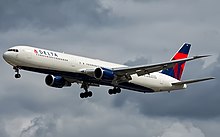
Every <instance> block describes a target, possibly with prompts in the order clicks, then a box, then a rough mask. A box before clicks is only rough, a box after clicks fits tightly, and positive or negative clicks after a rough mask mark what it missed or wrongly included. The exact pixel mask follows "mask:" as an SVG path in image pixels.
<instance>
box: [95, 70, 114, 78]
mask: <svg viewBox="0 0 220 137" xmlns="http://www.w3.org/2000/svg"><path fill="white" fill-rule="evenodd" d="M94 76H95V78H96V79H102V80H113V79H114V78H115V74H114V72H113V71H112V70H110V69H106V68H96V69H95V71H94Z"/></svg>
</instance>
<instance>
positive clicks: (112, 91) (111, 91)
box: [108, 87, 121, 95]
mask: <svg viewBox="0 0 220 137" xmlns="http://www.w3.org/2000/svg"><path fill="white" fill-rule="evenodd" d="M108 93H109V94H110V95H112V94H117V93H121V89H120V88H119V87H114V88H113V89H109V90H108Z"/></svg>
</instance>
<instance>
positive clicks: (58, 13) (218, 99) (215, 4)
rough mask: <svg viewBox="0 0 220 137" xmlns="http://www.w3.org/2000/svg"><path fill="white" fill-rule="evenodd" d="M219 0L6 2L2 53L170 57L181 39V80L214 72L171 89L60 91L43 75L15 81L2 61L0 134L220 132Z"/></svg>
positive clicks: (138, 136)
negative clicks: (28, 48) (22, 48)
mask: <svg viewBox="0 0 220 137" xmlns="http://www.w3.org/2000/svg"><path fill="white" fill-rule="evenodd" d="M219 5H220V2H219V1H218V0H210V1H207V0H194V1H192V0H184V1H181V0H62V1H61V0H47V1H45V0H32V1H30V0H17V1H14V0H1V1H0V45H1V46H0V54H1V55H2V54H3V53H4V52H5V51H6V50H7V49H8V48H10V47H12V46H14V45H18V44H27V45H32V46H36V47H40V48H46V49H51V50H57V51H63V52H67V53H71V54H76V55H82V56H86V57H91V58H98V59H102V60H107V61H111V62H116V63H121V64H127V65H140V64H141V65H143V64H148V63H158V62H161V61H167V60H169V59H170V58H171V57H172V55H173V54H174V53H175V52H176V50H178V49H179V47H180V46H181V45H182V44H183V43H184V42H189V43H191V44H192V48H191V51H190V55H198V54H212V55H213V56H212V57H210V58H209V59H204V60H203V59H202V60H197V61H193V62H189V63H187V65H186V69H185V73H184V74H183V79H191V78H200V77H206V76H215V77H216V80H213V81H208V82H204V83H199V84H194V85H190V86H189V87H188V89H187V90H181V91H177V92H171V93H167V92H164V93H157V94H141V93H136V92H132V91H128V90H123V92H122V93H121V94H118V95H115V96H109V95H108V93H107V90H108V88H109V87H100V88H91V90H92V91H93V93H94V96H93V97H92V98H88V99H81V98H79V93H80V92H81V91H82V89H80V86H79V85H77V84H74V85H73V86H72V87H71V88H63V89H54V88H50V87H48V86H46V84H45V83H44V78H45V75H42V74H36V73H30V72H25V71H21V74H22V78H21V79H20V80H15V79H14V71H13V70H12V68H11V66H9V65H8V64H6V63H5V61H4V60H3V59H2V58H1V60H0V64H1V69H0V70H1V78H0V135H1V137H15V136H18V137H60V136H63V137H72V136H77V137H85V136H92V137H93V136H94V137H99V136H105V137H118V136H121V137H134V136H135V137H143V136H146V137H186V136H187V137H210V136H212V137H219V134H220V131H219V129H220V108H219V104H220V92H219V89H220V85H219V82H220V81H219V78H220V74H219V69H220V57H219V53H220V46H219V40H220V26H219V24H220V18H219V13H220V9H219Z"/></svg>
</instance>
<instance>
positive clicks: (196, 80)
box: [172, 77, 215, 85]
mask: <svg viewBox="0 0 220 137" xmlns="http://www.w3.org/2000/svg"><path fill="white" fill-rule="evenodd" d="M211 79H215V78H214V77H209V78H201V79H193V80H186V81H181V82H176V83H172V85H183V84H191V83H196V82H201V81H206V80H211Z"/></svg>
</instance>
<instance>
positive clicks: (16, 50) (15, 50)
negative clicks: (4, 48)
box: [8, 49, 19, 52]
mask: <svg viewBox="0 0 220 137" xmlns="http://www.w3.org/2000/svg"><path fill="white" fill-rule="evenodd" d="M8 51H13V52H19V51H18V49H9V50H8Z"/></svg>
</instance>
